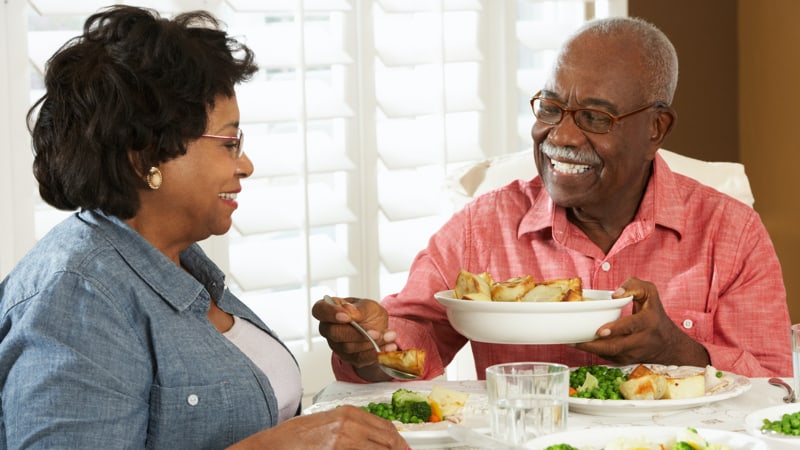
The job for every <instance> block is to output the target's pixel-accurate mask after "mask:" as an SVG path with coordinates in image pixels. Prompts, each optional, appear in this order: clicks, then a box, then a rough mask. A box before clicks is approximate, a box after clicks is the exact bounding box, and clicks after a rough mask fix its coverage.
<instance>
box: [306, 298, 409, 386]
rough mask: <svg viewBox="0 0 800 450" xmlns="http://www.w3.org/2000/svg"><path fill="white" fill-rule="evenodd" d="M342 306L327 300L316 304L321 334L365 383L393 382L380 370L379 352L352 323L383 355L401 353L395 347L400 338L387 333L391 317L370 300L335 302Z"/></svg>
mask: <svg viewBox="0 0 800 450" xmlns="http://www.w3.org/2000/svg"><path fill="white" fill-rule="evenodd" d="M334 301H335V302H336V303H338V305H339V306H333V305H331V304H328V303H326V302H325V301H324V300H319V301H317V302H316V303H315V304H314V307H313V308H312V310H311V314H312V315H313V316H314V317H315V318H316V319H317V320H319V333H320V334H321V335H322V336H323V337H324V338H325V339H327V340H328V346H329V347H330V348H331V350H333V351H334V353H336V354H337V355H339V357H340V358H342V360H343V361H346V362H348V363H350V364H352V365H353V367H354V368H355V369H356V371H357V372H358V373H359V375H360V376H361V377H362V378H364V379H365V380H369V381H382V380H386V379H389V377H388V376H387V375H386V374H384V373H383V372H382V371H381V370H380V369H378V367H377V362H378V359H377V354H376V352H375V348H374V347H373V346H372V344H370V343H369V341H368V340H367V339H366V338H364V336H362V335H361V333H359V332H358V330H356V329H355V328H354V327H352V326H351V325H350V324H349V322H350V320H354V321H356V322H358V323H359V325H361V327H362V328H364V329H365V330H367V333H369V335H370V336H372V338H373V339H374V340H375V342H377V343H378V346H380V347H381V350H382V351H393V350H397V345H396V344H395V343H394V340H395V337H396V334H395V332H394V331H391V330H387V327H388V325H389V315H388V314H387V312H386V310H385V309H383V307H382V306H381V305H380V303H378V302H376V301H374V300H369V299H358V298H350V297H348V298H345V299H339V298H334Z"/></svg>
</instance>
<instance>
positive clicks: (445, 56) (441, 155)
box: [0, 0, 627, 395]
mask: <svg viewBox="0 0 800 450" xmlns="http://www.w3.org/2000/svg"><path fill="white" fill-rule="evenodd" d="M12 3H15V2H12ZM136 4H138V5H143V6H149V7H152V8H154V9H158V10H160V11H162V12H163V13H164V14H165V15H172V14H174V13H175V12H177V11H185V10H190V9H207V10H209V11H211V12H212V13H214V14H215V15H217V16H218V17H219V18H220V19H222V21H223V22H224V23H225V24H226V26H227V29H228V31H229V32H230V34H232V35H233V36H235V37H237V38H239V39H242V40H243V41H244V42H245V43H246V44H247V45H248V46H250V47H251V48H252V49H253V50H254V51H255V53H256V58H257V63H258V64H259V67H260V71H259V73H258V74H256V75H255V76H254V78H253V79H252V80H251V81H250V82H248V83H246V84H244V85H242V86H239V87H238V88H237V94H238V101H239V106H240V110H241V118H242V128H243V129H244V131H245V133H246V134H247V141H246V143H245V152H246V153H247V155H248V157H249V158H250V159H251V160H252V161H253V164H254V166H255V172H254V174H253V176H252V177H250V178H249V179H247V180H245V181H244V182H243V190H242V193H241V194H240V196H239V204H240V207H239V210H238V211H236V212H235V213H234V224H233V227H232V228H231V230H230V232H229V233H228V234H227V235H225V236H222V237H214V238H211V239H209V240H207V241H205V242H203V243H202V244H203V246H204V248H205V249H206V250H207V251H208V252H209V254H210V255H212V257H213V258H214V259H215V261H217V263H218V264H219V265H220V266H221V267H223V268H224V269H225V270H226V272H227V273H228V281H229V286H230V288H231V289H232V290H233V291H234V292H235V293H236V294H237V295H239V296H240V298H242V299H243V301H245V302H246V303H247V304H248V305H249V306H250V307H252V308H253V309H254V310H255V311H256V312H257V313H258V314H259V315H260V316H261V317H262V318H263V319H264V320H265V321H266V322H267V323H268V324H269V325H270V326H272V327H274V329H275V330H276V331H277V332H278V334H279V335H280V336H281V338H282V339H283V340H284V341H286V342H287V344H288V345H289V347H290V348H291V349H292V351H293V352H294V354H295V355H296V356H297V357H298V360H299V361H300V364H301V370H302V372H303V377H304V380H303V382H304V389H305V392H306V394H307V395H312V394H313V393H314V392H316V390H318V389H319V388H321V387H322V386H323V385H324V384H325V383H327V382H329V381H330V380H331V379H332V376H331V372H330V366H329V363H328V358H329V355H330V350H328V348H327V345H326V344H325V343H324V342H323V341H322V339H321V338H320V337H319V336H318V332H317V323H316V321H315V320H314V319H313V318H312V317H311V314H310V311H311V306H312V305H313V302H314V301H316V300H317V299H319V298H321V297H322V295H323V294H326V293H331V294H335V295H338V296H356V297H368V298H374V299H380V298H382V297H383V296H385V295H388V294H391V293H393V292H396V291H397V290H399V289H400V288H401V287H402V286H403V284H404V283H405V281H406V277H407V271H408V268H409V266H410V264H411V261H412V259H413V258H414V257H415V256H416V254H417V252H418V251H419V250H421V249H422V248H424V247H425V245H426V243H427V240H428V238H429V237H430V235H431V234H432V233H433V232H434V231H435V230H436V229H438V228H439V227H440V226H441V225H442V223H443V222H444V221H445V220H447V218H448V217H449V215H450V214H451V213H452V207H451V203H450V198H449V197H448V195H447V193H446V190H445V186H444V183H445V178H446V175H447V174H448V173H450V172H451V171H452V170H453V169H454V168H456V167H459V166H461V165H463V164H465V163H467V162H470V161H476V160H482V159H485V158H488V157H492V156H497V155H501V154H504V153H510V152H516V151H518V150H519V149H521V148H530V146H531V142H530V139H531V138H530V127H531V125H532V123H533V116H532V114H531V112H530V107H529V105H528V99H529V98H530V96H531V95H532V94H533V93H534V92H535V91H536V90H537V89H538V88H539V87H541V85H542V83H543V82H544V76H545V73H546V72H545V71H546V70H547V68H548V67H549V64H550V62H551V60H552V57H553V56H554V54H555V51H556V49H557V48H558V46H559V45H560V43H561V40H562V39H563V38H564V37H565V36H566V34H567V33H569V32H570V31H571V30H572V29H574V28H575V27H577V26H578V25H579V24H580V23H582V22H583V21H585V20H586V19H588V18H591V17H593V16H599V17H602V16H604V15H624V14H625V13H626V10H625V9H626V5H627V2H626V1H625V0H594V1H592V0H586V1H584V0H205V1H203V0H172V1H166V2H162V1H157V0H150V1H148V2H146V3H142V2H141V1H138V2H136ZM107 5H108V3H107V2H103V1H101V0H87V1H78V2H68V1H67V2H65V1H62V0H29V1H28V2H27V10H28V11H27V18H28V21H27V22H28V23H27V28H26V27H25V26H24V25H22V28H26V30H27V39H28V59H29V61H30V66H29V70H30V72H31V73H30V76H28V75H27V74H25V75H19V74H15V73H13V72H11V71H12V70H13V66H14V65H13V64H10V65H9V68H8V69H6V70H7V72H8V73H10V76H11V77H12V78H13V77H16V79H20V77H22V78H29V79H30V80H31V87H30V95H29V97H28V98H27V99H25V100H26V101H28V102H29V104H30V103H32V102H33V101H35V100H36V99H38V98H39V97H40V96H41V94H42V82H41V76H42V72H43V70H44V64H45V62H46V60H47V58H49V57H50V56H51V55H52V54H53V52H55V50H56V49H58V48H59V47H60V46H61V45H62V44H63V43H64V42H66V41H67V40H68V39H69V38H71V37H73V36H76V35H79V34H80V31H81V28H82V26H83V21H84V20H85V18H86V17H87V16H88V15H89V14H92V13H94V12H96V11H97V10H98V9H99V8H101V7H105V6H107ZM13 33H14V31H13V30H10V31H6V36H12V35H13ZM24 33H25V31H24V30H21V31H17V34H24ZM27 107H28V105H24V107H23V108H17V110H18V111H19V110H22V111H25V110H27ZM14 114H15V115H16V114H19V112H16V113H14ZM23 114H24V113H23ZM0 119H4V120H11V121H12V122H13V121H15V120H16V121H19V120H21V119H20V117H13V118H11V119H8V118H4V117H3V116H2V115H0ZM12 119H13V120H12ZM17 128H18V127H17ZM25 137H26V139H25V141H24V142H26V143H27V142H28V140H27V135H26V136H25ZM29 164H30V162H29V160H27V161H25V162H24V164H23V165H27V167H30V166H29ZM18 165H19V163H18ZM27 173H28V174H29V173H30V172H29V170H28V172H27ZM4 181H7V180H4ZM12 184H13V186H14V187H16V188H18V187H19V186H26V187H25V189H28V191H29V192H30V191H33V189H32V188H31V186H32V181H31V179H26V180H25V182H24V183H23V182H20V181H19V180H16V179H15V180H14V181H13V182H12ZM32 195H35V198H37V199H38V195H36V194H35V192H32ZM0 200H2V201H3V202H4V203H8V201H9V200H6V198H5V197H0ZM28 209H32V211H31V215H30V217H32V218H31V219H30V221H33V223H34V224H35V233H34V234H35V238H39V237H41V236H42V235H43V234H44V233H45V232H46V231H47V230H49V229H50V228H51V227H52V226H53V225H54V224H55V223H56V222H58V221H60V220H61V219H62V218H63V217H64V216H65V215H66V214H67V213H64V212H59V211H55V210H53V209H52V208H50V207H48V206H46V205H44V204H43V203H42V202H41V201H38V203H36V205H35V207H33V208H30V207H28ZM0 224H1V225H2V226H3V227H6V223H5V222H0ZM28 228H30V227H28ZM3 229H5V228H3ZM32 239H33V238H32ZM32 239H31V240H32ZM7 254H8V253H7V252H5V251H4V252H3V253H2V256H4V257H5V258H6V259H4V260H2V261H0V262H2V263H3V264H4V265H3V267H0V268H3V269H4V272H7V270H8V269H6V268H5V267H7V266H9V265H10V264H8V263H6V260H7V259H10V258H9V257H7V256H6V255H7ZM19 256H21V255H19ZM19 256H16V258H17V259H18V258H19ZM458 364H459V361H458V360H457V361H456V366H457V365H458ZM462 365H463V366H471V365H472V363H471V361H469V363H468V364H467V363H462Z"/></svg>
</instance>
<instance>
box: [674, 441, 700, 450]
mask: <svg viewBox="0 0 800 450" xmlns="http://www.w3.org/2000/svg"><path fill="white" fill-rule="evenodd" d="M672 450H695V447H692V445H691V444H689V443H688V442H685V441H680V442H676V443H675V445H673V446H672Z"/></svg>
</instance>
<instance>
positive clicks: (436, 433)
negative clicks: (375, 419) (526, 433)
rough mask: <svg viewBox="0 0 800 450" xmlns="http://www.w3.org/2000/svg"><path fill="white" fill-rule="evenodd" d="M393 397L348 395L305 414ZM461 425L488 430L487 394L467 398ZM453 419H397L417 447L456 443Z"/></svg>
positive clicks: (386, 401)
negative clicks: (451, 434)
mask: <svg viewBox="0 0 800 450" xmlns="http://www.w3.org/2000/svg"><path fill="white" fill-rule="evenodd" d="M391 401H392V394H391V392H390V393H388V394H386V393H383V394H370V395H362V396H352V397H348V398H347V399H346V400H337V401H330V402H320V403H315V404H313V405H311V406H309V407H308V408H306V409H305V410H303V414H311V413H316V412H321V411H328V410H331V409H333V408H336V407H338V406H342V405H354V406H366V405H368V404H369V403H370V402H375V403H389V402H391ZM460 416H461V417H460V419H461V421H460V422H459V423H460V424H461V425H464V426H466V427H468V428H472V429H473V430H475V431H478V432H481V433H486V434H488V433H489V432H490V429H489V415H488V409H487V400H486V395H485V394H475V393H470V394H469V397H468V398H467V402H466V404H465V405H464V408H462V410H461V414H460ZM451 423H452V422H450V421H447V420H444V421H442V422H438V423H416V424H413V423H412V424H406V423H399V422H398V423H395V425H396V426H397V429H398V431H399V432H400V435H402V436H403V438H404V439H405V440H406V442H408V445H410V446H412V447H414V448H422V447H427V446H441V445H447V444H454V443H456V441H455V440H454V439H453V438H451V437H450V435H449V434H448V432H447V427H448V426H449V425H450V424H451Z"/></svg>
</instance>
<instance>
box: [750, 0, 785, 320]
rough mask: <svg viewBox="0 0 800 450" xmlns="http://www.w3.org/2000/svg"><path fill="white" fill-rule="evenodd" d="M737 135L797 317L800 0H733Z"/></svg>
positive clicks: (760, 211)
mask: <svg viewBox="0 0 800 450" xmlns="http://www.w3.org/2000/svg"><path fill="white" fill-rule="evenodd" d="M738 5H739V93H740V94H739V95H740V98H741V101H740V103H739V139H740V143H741V148H740V154H741V158H742V162H743V163H744V164H745V166H746V167H747V173H748V176H749V177H750V182H751V184H752V186H753V193H754V195H755V198H756V209H757V210H758V212H759V213H760V214H761V218H762V220H763V221H764V223H765V224H766V226H767V229H768V230H769V232H770V235H771V236H772V240H773V242H774V243H775V248H776V249H777V251H778V257H779V258H780V260H781V264H782V266H783V279H784V281H785V283H786V291H787V295H788V298H789V309H790V311H791V313H792V318H793V321H794V322H795V323H798V322H800V279H798V275H800V144H798V142H800V141H798V136H799V135H800V109H797V108H798V107H800V25H799V24H798V22H800V2H799V1H797V0H769V1H768V2H765V1H761V0H739V2H738Z"/></svg>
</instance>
